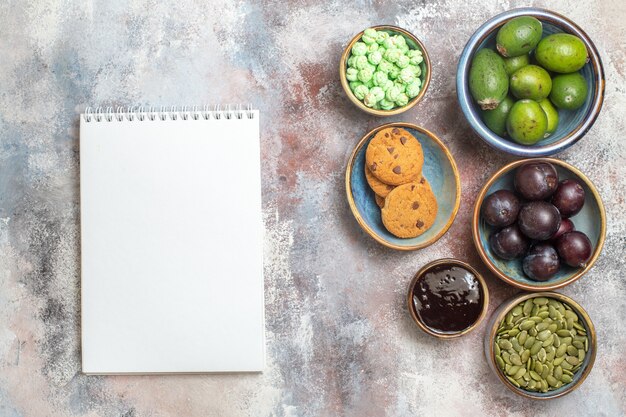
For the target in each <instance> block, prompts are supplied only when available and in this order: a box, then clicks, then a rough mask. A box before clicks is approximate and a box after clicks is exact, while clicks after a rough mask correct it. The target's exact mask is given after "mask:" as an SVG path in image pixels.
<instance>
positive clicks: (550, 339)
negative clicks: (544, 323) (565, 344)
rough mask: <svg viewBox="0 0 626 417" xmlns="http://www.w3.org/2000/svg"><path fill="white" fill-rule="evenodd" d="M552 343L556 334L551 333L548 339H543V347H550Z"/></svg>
mask: <svg viewBox="0 0 626 417" xmlns="http://www.w3.org/2000/svg"><path fill="white" fill-rule="evenodd" d="M552 343H554V336H552V335H550V336H548V338H547V339H546V340H544V341H543V345H542V346H543V347H548V346H552Z"/></svg>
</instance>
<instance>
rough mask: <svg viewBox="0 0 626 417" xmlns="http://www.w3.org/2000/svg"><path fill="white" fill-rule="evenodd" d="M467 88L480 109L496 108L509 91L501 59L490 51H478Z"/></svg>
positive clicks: (473, 61)
mask: <svg viewBox="0 0 626 417" xmlns="http://www.w3.org/2000/svg"><path fill="white" fill-rule="evenodd" d="M469 88H470V92H471V94H472V97H473V98H474V100H476V102H477V103H478V105H479V106H480V108H481V109H483V110H493V109H495V108H496V107H498V104H500V102H501V101H502V100H503V99H504V97H506V93H507V92H508V90H509V77H508V75H507V74H506V70H505V69H504V61H503V60H502V57H501V56H500V55H498V54H497V53H496V52H494V51H492V50H491V49H487V48H483V49H481V50H480V51H478V52H477V53H476V55H474V59H473V60H472V66H471V67H470V72H469Z"/></svg>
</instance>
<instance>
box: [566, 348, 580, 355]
mask: <svg viewBox="0 0 626 417" xmlns="http://www.w3.org/2000/svg"><path fill="white" fill-rule="evenodd" d="M567 354H568V355H572V356H574V355H578V349H576V348H575V347H574V346H568V347H567Z"/></svg>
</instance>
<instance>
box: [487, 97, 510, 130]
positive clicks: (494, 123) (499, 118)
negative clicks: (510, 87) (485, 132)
mask: <svg viewBox="0 0 626 417" xmlns="http://www.w3.org/2000/svg"><path fill="white" fill-rule="evenodd" d="M514 103H515V101H514V100H513V99H512V98H511V97H509V96H506V97H505V98H504V99H503V100H502V101H501V102H500V104H499V105H498V107H496V108H495V109H493V110H483V112H482V113H483V121H484V122H485V124H486V125H487V127H488V128H489V129H490V130H491V131H492V132H493V133H495V134H496V135H498V136H505V135H506V118H507V116H508V115H509V112H510V111H511V107H513V104H514Z"/></svg>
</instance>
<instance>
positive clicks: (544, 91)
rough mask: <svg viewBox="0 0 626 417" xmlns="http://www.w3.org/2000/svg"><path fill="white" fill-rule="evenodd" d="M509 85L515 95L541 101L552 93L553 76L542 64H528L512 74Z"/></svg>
mask: <svg viewBox="0 0 626 417" xmlns="http://www.w3.org/2000/svg"><path fill="white" fill-rule="evenodd" d="M509 86H510V88H511V93H512V94H513V95H514V96H515V97H517V98H529V99H531V100H535V101H539V100H543V99H544V98H546V97H548V95H549V94H550V90H552V78H550V74H548V71H546V70H544V69H543V68H541V67H540V66H538V65H526V66H525V67H522V68H520V69H518V70H517V71H515V72H514V73H513V75H511V80H510V81H509Z"/></svg>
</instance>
